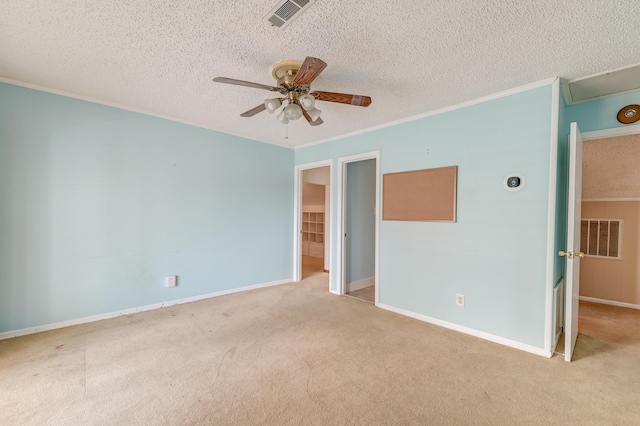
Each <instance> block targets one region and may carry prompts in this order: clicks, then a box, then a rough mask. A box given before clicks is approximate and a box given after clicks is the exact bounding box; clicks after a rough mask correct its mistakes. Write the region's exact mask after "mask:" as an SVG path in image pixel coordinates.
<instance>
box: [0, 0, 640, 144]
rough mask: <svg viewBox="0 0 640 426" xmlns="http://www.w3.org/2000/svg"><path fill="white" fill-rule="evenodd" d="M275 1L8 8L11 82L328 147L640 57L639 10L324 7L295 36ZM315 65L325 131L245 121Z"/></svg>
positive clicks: (296, 26) (1, 29)
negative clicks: (336, 99)
mask: <svg viewBox="0 0 640 426" xmlns="http://www.w3.org/2000/svg"><path fill="white" fill-rule="evenodd" d="M275 4H276V1H274V0H235V1H229V0H206V1H205V0H180V1H177V0H146V1H145V0H137V1H136V0H84V1H83V0H55V1H51V0H20V1H16V0H0V11H1V12H0V76H1V77H4V81H8V80H7V79H11V80H17V81H20V82H24V83H26V84H27V85H35V86H40V87H44V88H47V89H50V90H52V91H58V92H63V93H67V94H71V95H75V96H79V97H83V98H92V99H95V100H98V101H100V102H104V103H108V104H115V105H119V106H121V107H124V108H128V109H133V110H137V111H143V112H146V113H149V114H153V115H157V116H161V117H166V118H171V119H174V120H177V121H182V122H187V123H191V124H195V125H198V126H202V127H205V128H209V129H214V130H218V131H221V132H225V133H230V134H234V135H239V136H245V137H247V138H251V139H255V140H259V141H264V142H269V143H274V144H278V145H283V146H301V145H305V144H309V143H314V142H319V141H325V140H328V139H331V138H336V137H339V136H342V135H346V134H349V133H353V132H358V131H362V130H365V129H368V128H371V127H374V126H379V125H383V124H385V123H390V122H393V121H396V120H400V119H404V118H407V117H411V116H414V115H419V114H423V113H427V112H429V111H433V110H436V109H440V108H444V107H448V106H452V105H455V104H458V103H461V102H464V101H468V100H472V99H475V98H478V97H482V96H484V95H489V94H492V93H496V92H500V91H503V90H507V89H510V88H514V87H518V86H521V85H525V84H528V83H532V82H536V81H539V80H543V79H547V78H550V77H555V76H559V77H561V78H564V79H566V80H573V79H577V78H582V77H585V76H588V75H593V74H599V73H602V72H605V71H609V70H613V69H617V68H621V67H626V66H629V65H632V64H637V63H639V62H640V43H638V40H640V2H638V0H608V1H603V0H537V1H520V0H510V1H508V0H461V1H456V0H430V1H428V2H417V1H407V0H396V1H382V0H379V1H371V0H368V1H365V0H352V1H343V0H317V1H316V3H315V4H314V5H313V6H311V7H310V8H309V9H308V10H307V11H306V12H305V13H304V14H302V15H301V16H300V17H299V18H298V19H297V20H295V21H294V22H292V23H291V24H290V25H289V26H288V27H287V28H285V29H278V28H276V27H270V26H269V25H268V24H267V23H266V22H265V21H264V16H265V15H266V14H267V12H269V11H270V10H271V9H272V8H273V7H274V6H275ZM306 56H315V57H318V58H321V59H323V60H324V61H325V62H327V63H328V67H327V68H326V69H325V70H324V71H323V73H322V74H321V75H320V76H319V77H318V78H317V79H316V80H315V82H314V83H313V85H312V88H313V89H315V90H323V91H333V92H344V93H352V94H358V95H368V96H371V97H372V98H373V103H372V104H371V106H370V107H368V108H361V107H354V106H347V105H342V104H335V103H328V102H321V103H319V108H320V109H322V111H323V114H322V118H323V120H324V124H323V125H321V126H316V127H311V126H309V125H308V123H307V122H306V121H305V120H304V119H302V120H299V121H296V122H292V123H290V124H289V126H288V127H289V129H288V132H289V139H285V128H286V126H283V125H282V124H280V123H278V122H277V121H276V119H275V116H273V115H269V114H268V113H266V112H262V113H260V114H258V115H256V116H254V117H251V118H243V117H240V113H242V112H244V111H246V110H248V109H250V108H252V107H254V106H256V105H258V104H260V103H261V102H263V101H264V99H265V98H267V97H273V96H272V95H273V94H272V93H270V92H267V91H263V90H258V89H253V88H247V87H240V86H232V85H225V84H220V83H214V82H212V81H211V79H212V78H213V77H217V76H223V77H231V78H236V79H241V80H249V81H253V82H257V83H263V84H268V85H274V84H275V81H274V80H272V78H271V76H270V74H269V68H270V66H271V65H272V64H273V63H274V62H277V61H280V60H283V59H299V60H303V59H304V58H305V57H306Z"/></svg>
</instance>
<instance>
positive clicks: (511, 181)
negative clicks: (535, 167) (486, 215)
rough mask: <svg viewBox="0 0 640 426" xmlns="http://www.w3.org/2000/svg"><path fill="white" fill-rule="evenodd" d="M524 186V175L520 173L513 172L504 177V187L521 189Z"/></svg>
mask: <svg viewBox="0 0 640 426" xmlns="http://www.w3.org/2000/svg"><path fill="white" fill-rule="evenodd" d="M523 187H524V176H522V175H521V174H518V173H511V174H510V175H508V176H507V177H506V178H504V188H505V189H506V190H507V191H520V190H521V189H522V188H523Z"/></svg>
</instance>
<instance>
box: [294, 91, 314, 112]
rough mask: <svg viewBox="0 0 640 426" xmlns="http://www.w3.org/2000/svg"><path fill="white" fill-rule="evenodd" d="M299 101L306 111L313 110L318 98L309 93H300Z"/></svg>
mask: <svg viewBox="0 0 640 426" xmlns="http://www.w3.org/2000/svg"><path fill="white" fill-rule="evenodd" d="M298 102H300V106H301V107H302V108H304V109H305V111H310V110H312V109H313V107H314V106H315V105H316V99H315V98H314V97H313V96H311V95H309V94H304V95H300V98H299V99H298Z"/></svg>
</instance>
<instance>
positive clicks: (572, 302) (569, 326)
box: [559, 123, 584, 362]
mask: <svg viewBox="0 0 640 426" xmlns="http://www.w3.org/2000/svg"><path fill="white" fill-rule="evenodd" d="M567 201H568V209H567V210H568V211H567V250H566V252H564V251H561V252H560V253H559V254H560V256H566V257H567V267H566V277H565V278H566V287H565V289H566V290H565V312H564V360H565V361H568V362H570V361H571V357H572V355H573V349H574V348H575V346H576V339H577V338H578V297H579V292H580V258H582V256H584V253H581V252H580V219H581V214H580V213H581V207H582V136H581V135H580V130H579V129H578V124H577V123H571V132H570V133H569V188H568V191H567Z"/></svg>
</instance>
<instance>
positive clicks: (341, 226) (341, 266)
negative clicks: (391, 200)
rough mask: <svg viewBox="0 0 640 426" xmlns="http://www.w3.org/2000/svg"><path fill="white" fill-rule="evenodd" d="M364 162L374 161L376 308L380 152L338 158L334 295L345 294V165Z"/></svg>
mask: <svg viewBox="0 0 640 426" xmlns="http://www.w3.org/2000/svg"><path fill="white" fill-rule="evenodd" d="M364 160H375V162H376V201H375V215H376V216H375V231H374V232H375V236H374V238H375V247H374V286H375V305H376V306H378V303H379V301H380V285H379V276H380V219H381V212H382V211H381V209H380V198H381V188H380V151H379V150H378V151H370V152H364V153H361V154H355V155H349V156H346V157H340V158H338V182H337V183H338V184H337V189H338V197H337V209H336V210H337V211H338V217H339V218H340V220H339V221H338V223H337V230H338V233H337V235H338V239H337V244H336V255H337V256H336V259H337V263H338V265H337V268H336V269H337V271H338V273H337V274H336V277H337V280H338V285H337V289H336V294H339V295H344V294H345V293H346V287H347V286H346V283H345V281H346V267H345V254H346V253H345V252H346V250H345V240H344V231H345V228H346V206H347V203H346V201H347V200H346V196H347V180H346V177H347V164H349V163H355V162H358V161H364Z"/></svg>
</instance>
